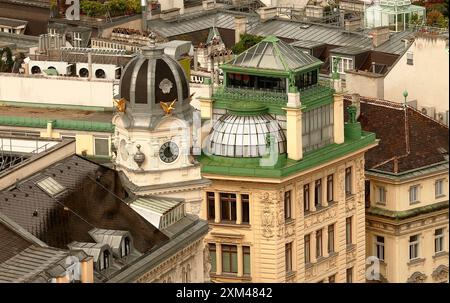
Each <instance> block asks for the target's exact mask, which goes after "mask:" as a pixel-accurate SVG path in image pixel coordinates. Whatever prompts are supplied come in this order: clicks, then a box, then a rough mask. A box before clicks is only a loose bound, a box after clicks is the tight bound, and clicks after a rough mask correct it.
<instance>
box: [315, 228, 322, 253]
mask: <svg viewBox="0 0 450 303" xmlns="http://www.w3.org/2000/svg"><path fill="white" fill-rule="evenodd" d="M321 257H323V232H322V229H319V230H316V258H317V259H318V258H321Z"/></svg>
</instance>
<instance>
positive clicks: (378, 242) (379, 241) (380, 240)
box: [375, 236, 384, 261]
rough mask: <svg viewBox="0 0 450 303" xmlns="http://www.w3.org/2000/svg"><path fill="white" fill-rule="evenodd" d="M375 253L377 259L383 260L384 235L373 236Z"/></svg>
mask: <svg viewBox="0 0 450 303" xmlns="http://www.w3.org/2000/svg"><path fill="white" fill-rule="evenodd" d="M375 253H376V257H377V258H378V260H381V261H384V237H381V236H375Z"/></svg>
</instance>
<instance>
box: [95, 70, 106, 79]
mask: <svg viewBox="0 0 450 303" xmlns="http://www.w3.org/2000/svg"><path fill="white" fill-rule="evenodd" d="M95 77H96V78H100V79H104V78H106V74H105V71H104V70H103V69H101V68H99V69H97V70H96V71H95Z"/></svg>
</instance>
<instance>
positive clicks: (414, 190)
mask: <svg viewBox="0 0 450 303" xmlns="http://www.w3.org/2000/svg"><path fill="white" fill-rule="evenodd" d="M417 202H419V185H414V186H411V187H410V188H409V203H410V204H411V203H417Z"/></svg>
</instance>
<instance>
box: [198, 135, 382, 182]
mask: <svg viewBox="0 0 450 303" xmlns="http://www.w3.org/2000/svg"><path fill="white" fill-rule="evenodd" d="M376 142H377V141H376V139H375V134H374V133H368V132H364V131H363V132H362V134H361V137H360V138H358V139H351V138H345V142H344V143H342V144H329V145H327V146H325V147H323V148H320V149H317V150H315V151H311V152H307V153H305V154H304V155H303V159H302V160H299V161H295V160H291V159H287V157H286V154H283V155H280V156H279V157H278V159H277V161H276V163H275V164H274V165H273V166H262V165H261V162H260V161H259V159H245V158H232V157H218V156H210V155H202V156H201V157H200V159H199V160H200V162H201V164H202V173H207V174H214V175H222V176H241V177H259V178H282V177H285V176H289V175H291V174H294V173H297V172H300V171H303V170H306V169H309V168H312V167H315V166H318V165H321V164H323V163H326V162H328V161H332V160H334V159H337V158H339V157H342V156H345V155H347V154H349V153H351V152H354V151H357V150H359V149H362V148H364V147H366V146H368V145H371V144H374V143H376Z"/></svg>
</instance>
